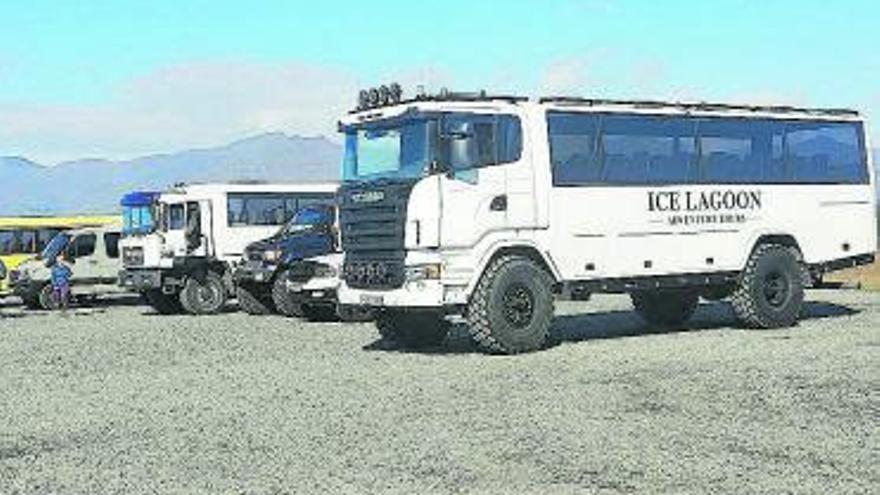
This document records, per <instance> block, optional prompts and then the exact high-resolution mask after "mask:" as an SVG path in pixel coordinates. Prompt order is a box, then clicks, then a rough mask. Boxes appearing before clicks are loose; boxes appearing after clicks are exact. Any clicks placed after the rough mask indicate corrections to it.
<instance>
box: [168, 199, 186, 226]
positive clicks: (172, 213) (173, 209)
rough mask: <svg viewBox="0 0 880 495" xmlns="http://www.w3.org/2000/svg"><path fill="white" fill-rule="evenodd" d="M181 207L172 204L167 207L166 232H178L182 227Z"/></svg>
mask: <svg viewBox="0 0 880 495" xmlns="http://www.w3.org/2000/svg"><path fill="white" fill-rule="evenodd" d="M183 211H184V208H183V205H182V204H173V205H169V206H168V230H180V229H182V228H183V225H184V218H183Z"/></svg>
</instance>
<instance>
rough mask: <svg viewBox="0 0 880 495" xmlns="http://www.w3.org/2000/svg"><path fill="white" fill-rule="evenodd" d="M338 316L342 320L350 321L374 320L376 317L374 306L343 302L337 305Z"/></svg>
mask: <svg viewBox="0 0 880 495" xmlns="http://www.w3.org/2000/svg"><path fill="white" fill-rule="evenodd" d="M336 316H337V317H338V318H339V320H340V321H344V322H349V323H357V322H364V321H372V320H373V319H374V318H375V317H376V316H375V312H374V311H373V309H372V308H368V307H365V306H350V305H342V304H339V305H337V306H336Z"/></svg>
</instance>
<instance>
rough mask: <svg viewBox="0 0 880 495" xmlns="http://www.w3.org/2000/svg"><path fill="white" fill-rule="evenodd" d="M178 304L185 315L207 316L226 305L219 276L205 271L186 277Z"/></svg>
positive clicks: (223, 285)
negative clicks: (184, 311)
mask: <svg viewBox="0 0 880 495" xmlns="http://www.w3.org/2000/svg"><path fill="white" fill-rule="evenodd" d="M180 304H181V305H182V306H183V309H184V310H186V312H187V313H190V314H193V315H208V314H214V313H217V312H219V311H220V310H221V309H223V305H225V304H226V286H225V284H224V283H223V278H221V277H220V275H218V274H216V273H214V272H212V271H206V272H203V273H198V274H194V275H191V276H189V277H187V279H186V282H185V283H184V284H183V290H181V291H180Z"/></svg>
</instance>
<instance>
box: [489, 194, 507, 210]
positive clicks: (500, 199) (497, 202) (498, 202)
mask: <svg viewBox="0 0 880 495" xmlns="http://www.w3.org/2000/svg"><path fill="white" fill-rule="evenodd" d="M489 211H507V195H506V194H502V195H500V196H495V197H494V198H492V202H491V203H490V204H489Z"/></svg>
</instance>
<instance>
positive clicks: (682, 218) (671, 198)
mask: <svg viewBox="0 0 880 495" xmlns="http://www.w3.org/2000/svg"><path fill="white" fill-rule="evenodd" d="M761 206H762V203H761V191H742V190H741V191H735V190H714V191H649V192H648V211H649V212H660V213H672V215H670V216H669V217H667V222H668V223H669V224H670V225H699V224H718V223H743V222H745V221H746V220H747V219H748V217H747V215H746V212H749V211H754V210H760V209H761Z"/></svg>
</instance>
